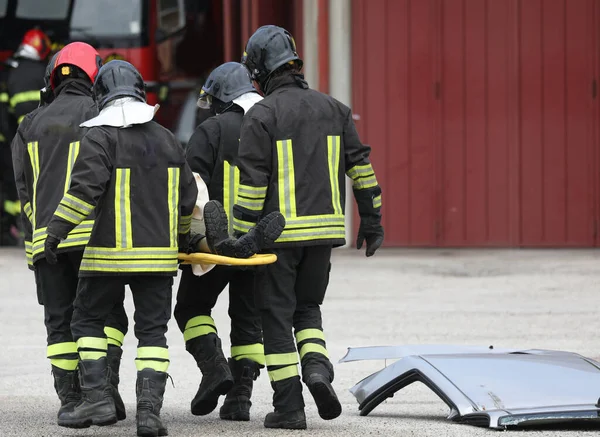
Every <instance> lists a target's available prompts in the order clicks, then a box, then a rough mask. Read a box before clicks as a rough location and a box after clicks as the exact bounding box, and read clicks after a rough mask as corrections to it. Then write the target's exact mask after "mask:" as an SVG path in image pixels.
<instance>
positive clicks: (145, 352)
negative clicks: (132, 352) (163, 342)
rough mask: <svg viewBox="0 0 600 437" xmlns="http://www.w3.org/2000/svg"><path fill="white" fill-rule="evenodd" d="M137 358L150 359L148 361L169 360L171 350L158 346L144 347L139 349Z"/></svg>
mask: <svg viewBox="0 0 600 437" xmlns="http://www.w3.org/2000/svg"><path fill="white" fill-rule="evenodd" d="M137 357H138V358H148V359H161V360H168V359H169V349H167V348H166V347H158V346H142V347H138V348H137Z"/></svg>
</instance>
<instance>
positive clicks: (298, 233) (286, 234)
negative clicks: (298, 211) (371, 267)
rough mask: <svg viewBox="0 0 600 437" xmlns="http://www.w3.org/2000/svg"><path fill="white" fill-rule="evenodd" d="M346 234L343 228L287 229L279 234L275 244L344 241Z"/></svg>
mask: <svg viewBox="0 0 600 437" xmlns="http://www.w3.org/2000/svg"><path fill="white" fill-rule="evenodd" d="M344 238H346V233H345V231H344V228H338V227H335V228H317V229H312V230H309V229H287V230H285V229H284V231H283V232H282V233H281V236H280V237H279V238H278V239H277V240H276V241H275V242H276V243H284V242H293V241H307V240H323V239H336V240H337V239H344Z"/></svg>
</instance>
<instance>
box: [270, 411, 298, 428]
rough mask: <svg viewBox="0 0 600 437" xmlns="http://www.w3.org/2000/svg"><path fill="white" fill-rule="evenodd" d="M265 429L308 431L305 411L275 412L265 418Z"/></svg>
mask: <svg viewBox="0 0 600 437" xmlns="http://www.w3.org/2000/svg"><path fill="white" fill-rule="evenodd" d="M265 428H281V429H306V415H305V414H304V410H294V411H287V412H285V413H280V412H277V411H275V412H273V413H269V414H267V416H266V417H265Z"/></svg>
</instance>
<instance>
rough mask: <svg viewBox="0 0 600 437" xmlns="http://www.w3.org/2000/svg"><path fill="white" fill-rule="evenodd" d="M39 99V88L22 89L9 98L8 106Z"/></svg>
mask: <svg viewBox="0 0 600 437" xmlns="http://www.w3.org/2000/svg"><path fill="white" fill-rule="evenodd" d="M39 101H40V90H35V91H23V92H21V93H17V94H15V95H14V96H12V97H11V99H10V106H11V107H13V108H14V107H15V106H17V105H18V104H19V103H26V102H39Z"/></svg>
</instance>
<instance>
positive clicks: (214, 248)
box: [203, 200, 229, 255]
mask: <svg viewBox="0 0 600 437" xmlns="http://www.w3.org/2000/svg"><path fill="white" fill-rule="evenodd" d="M203 215H204V224H205V226H206V235H205V236H206V243H207V244H208V248H209V249H210V251H211V252H212V253H215V254H217V255H221V253H219V252H220V251H219V247H220V246H221V245H223V243H224V242H225V241H227V240H228V239H229V223H228V221H227V213H226V212H225V208H223V205H221V203H220V202H218V201H216V200H210V201H208V202H206V204H205V205H204V211H203Z"/></svg>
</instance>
